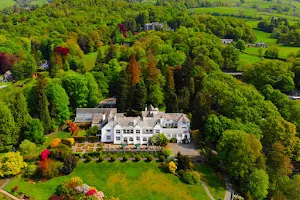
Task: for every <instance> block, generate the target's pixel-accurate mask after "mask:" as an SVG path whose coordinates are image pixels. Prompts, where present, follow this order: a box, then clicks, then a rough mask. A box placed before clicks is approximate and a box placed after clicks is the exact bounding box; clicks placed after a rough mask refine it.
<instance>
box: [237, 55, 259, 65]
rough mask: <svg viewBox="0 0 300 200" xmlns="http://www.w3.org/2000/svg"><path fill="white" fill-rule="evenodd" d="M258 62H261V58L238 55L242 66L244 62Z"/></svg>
mask: <svg viewBox="0 0 300 200" xmlns="http://www.w3.org/2000/svg"><path fill="white" fill-rule="evenodd" d="M260 60H261V58H260V57H258V56H254V55H249V54H245V53H243V54H241V55H240V62H241V64H243V65H244V64H245V61H248V62H249V63H255V62H257V61H260Z"/></svg>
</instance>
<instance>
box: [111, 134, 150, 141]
mask: <svg viewBox="0 0 300 200" xmlns="http://www.w3.org/2000/svg"><path fill="white" fill-rule="evenodd" d="M106 140H111V136H110V135H107V136H106ZM136 140H137V141H140V140H141V137H136ZM147 140H148V139H147V138H146V137H143V141H145V142H146V141H147ZM116 141H121V137H119V136H117V137H116ZM123 141H124V142H128V141H129V142H133V137H130V138H126V137H124V139H123Z"/></svg>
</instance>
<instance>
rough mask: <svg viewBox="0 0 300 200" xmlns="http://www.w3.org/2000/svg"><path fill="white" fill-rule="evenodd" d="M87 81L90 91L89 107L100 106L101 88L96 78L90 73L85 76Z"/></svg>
mask: <svg viewBox="0 0 300 200" xmlns="http://www.w3.org/2000/svg"><path fill="white" fill-rule="evenodd" d="M85 77H86V80H87V88H88V90H89V92H88V106H89V107H94V106H95V105H97V104H98V102H99V97H100V94H99V88H98V84H97V82H96V80H95V78H94V76H93V75H92V74H90V73H87V74H86V75H85Z"/></svg>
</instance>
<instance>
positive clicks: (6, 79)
mask: <svg viewBox="0 0 300 200" xmlns="http://www.w3.org/2000/svg"><path fill="white" fill-rule="evenodd" d="M12 80H13V76H12V73H11V71H7V72H5V74H4V75H3V81H4V82H10V81H12Z"/></svg>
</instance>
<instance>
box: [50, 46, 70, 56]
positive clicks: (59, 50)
mask: <svg viewBox="0 0 300 200" xmlns="http://www.w3.org/2000/svg"><path fill="white" fill-rule="evenodd" d="M54 52H55V53H58V54H60V55H67V54H69V53H70V49H69V48H65V47H60V46H58V47H56V48H55V49H54Z"/></svg>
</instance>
